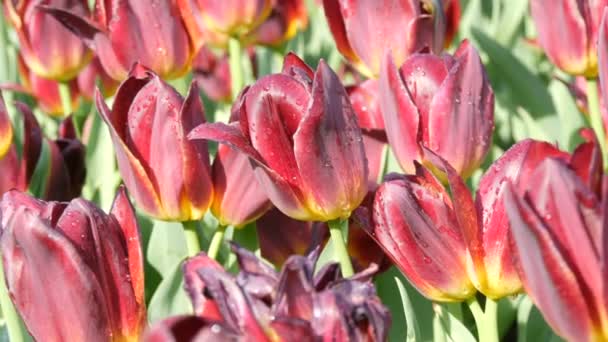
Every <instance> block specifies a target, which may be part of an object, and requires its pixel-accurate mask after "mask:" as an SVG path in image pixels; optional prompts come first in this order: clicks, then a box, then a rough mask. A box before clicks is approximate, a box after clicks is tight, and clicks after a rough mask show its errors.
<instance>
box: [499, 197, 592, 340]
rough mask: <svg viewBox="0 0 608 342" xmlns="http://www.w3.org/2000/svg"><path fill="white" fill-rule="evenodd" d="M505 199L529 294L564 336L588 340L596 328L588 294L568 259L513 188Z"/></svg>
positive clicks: (552, 325) (552, 324) (551, 323)
mask: <svg viewBox="0 0 608 342" xmlns="http://www.w3.org/2000/svg"><path fill="white" fill-rule="evenodd" d="M504 199H505V208H506V211H507V214H508V216H509V220H510V222H511V231H512V234H513V238H514V241H515V245H516V246H517V252H518V260H519V267H520V268H521V270H522V272H523V275H524V278H523V281H524V286H525V288H526V292H527V293H529V294H530V296H531V297H532V299H533V301H534V303H535V304H536V305H537V306H538V307H539V309H540V310H541V312H542V313H543V316H544V317H545V320H546V321H547V322H548V323H549V324H550V325H551V327H553V329H555V330H556V331H557V332H558V333H559V334H560V335H561V336H563V337H565V338H567V339H571V340H576V339H582V340H589V339H590V338H591V334H592V331H593V327H592V326H591V322H592V317H591V313H590V312H589V310H590V307H589V306H588V303H587V302H586V300H585V295H586V291H584V290H583V289H582V288H580V287H579V286H580V285H579V284H580V282H579V279H578V277H577V274H576V273H575V272H574V271H573V270H572V268H571V265H570V263H569V262H568V259H567V258H566V257H565V256H564V255H563V254H562V251H561V250H560V248H559V245H558V243H557V242H556V241H555V239H554V238H553V237H552V236H551V234H550V230H549V229H548V227H547V226H546V225H545V224H544V223H543V222H542V219H541V218H540V217H539V216H538V215H537V214H536V213H535V212H534V210H533V209H532V208H530V206H529V205H528V204H527V203H526V202H525V201H522V200H520V199H518V198H517V197H516V195H515V193H514V189H512V187H507V189H506V190H505V192H504Z"/></svg>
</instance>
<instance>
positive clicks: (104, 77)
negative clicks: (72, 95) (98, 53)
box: [77, 57, 118, 101]
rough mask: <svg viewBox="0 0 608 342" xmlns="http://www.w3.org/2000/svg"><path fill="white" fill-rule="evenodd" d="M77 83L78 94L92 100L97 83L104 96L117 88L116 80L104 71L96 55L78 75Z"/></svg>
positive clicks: (108, 95) (107, 95)
mask: <svg viewBox="0 0 608 342" xmlns="http://www.w3.org/2000/svg"><path fill="white" fill-rule="evenodd" d="M77 83H78V90H79V91H80V94H81V95H82V96H83V97H84V98H85V99H87V100H88V101H92V100H93V97H94V94H95V87H97V86H98V85H99V90H100V91H101V94H102V95H103V96H104V97H110V96H112V95H114V93H115V92H116V89H117V88H118V82H116V80H114V79H113V78H111V77H110V76H109V75H108V74H107V73H106V71H105V70H104V69H103V66H102V65H101V62H99V58H97V57H95V58H93V60H92V61H91V63H89V65H87V66H86V67H85V68H84V69H83V70H82V72H81V73H80V74H79V75H78V78H77Z"/></svg>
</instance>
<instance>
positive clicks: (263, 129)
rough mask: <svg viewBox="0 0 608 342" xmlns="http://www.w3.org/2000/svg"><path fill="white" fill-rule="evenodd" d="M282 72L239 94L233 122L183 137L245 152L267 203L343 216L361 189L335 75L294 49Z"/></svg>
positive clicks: (360, 153)
mask: <svg viewBox="0 0 608 342" xmlns="http://www.w3.org/2000/svg"><path fill="white" fill-rule="evenodd" d="M283 70H284V71H283V73H281V74H273V75H269V76H265V77H263V78H261V79H259V80H258V81H257V82H256V83H255V84H254V85H253V86H251V87H249V88H247V89H246V90H244V91H243V93H242V94H241V96H240V97H239V99H238V100H237V102H236V103H235V106H236V107H235V108H233V110H234V111H239V112H240V118H239V121H238V122H235V123H232V124H230V125H226V124H223V123H214V124H204V125H201V126H199V127H197V128H196V129H195V130H194V131H192V132H191V133H190V135H189V138H190V139H212V140H217V141H220V142H222V143H227V144H230V145H232V146H233V147H235V148H237V149H239V150H240V151H242V152H244V153H246V154H247V155H248V156H249V157H250V159H251V160H252V162H253V164H254V170H255V174H256V177H257V179H258V181H259V182H260V184H261V185H262V187H263V188H264V189H265V191H266V194H267V195H268V197H269V198H270V200H271V201H272V203H273V204H274V205H275V206H276V207H277V208H279V210H281V211H282V212H283V213H285V214H286V215H288V216H290V217H292V218H295V219H300V220H307V221H329V220H334V219H337V218H346V217H348V216H349V215H350V213H351V212H352V211H353V210H354V209H355V208H356V207H357V206H359V204H360V203H361V201H362V200H363V198H364V197H365V194H366V193H367V174H368V171H367V161H366V158H365V152H364V147H363V143H362V137H361V130H360V128H359V126H358V123H357V118H356V115H355V113H354V111H353V109H352V107H351V105H350V101H349V100H348V95H347V94H346V91H345V90H344V87H343V86H342V84H341V83H340V80H339V79H338V77H337V76H336V75H335V74H334V73H333V71H332V70H331V69H330V68H329V67H328V66H327V64H326V63H325V62H324V61H321V62H320V64H319V67H318V68H317V71H316V73H314V74H313V72H312V70H311V69H310V68H309V67H308V66H307V65H306V64H304V62H303V61H302V60H300V59H299V58H298V57H296V56H295V55H293V54H289V55H288V56H287V57H286V60H285V64H284V66H283Z"/></svg>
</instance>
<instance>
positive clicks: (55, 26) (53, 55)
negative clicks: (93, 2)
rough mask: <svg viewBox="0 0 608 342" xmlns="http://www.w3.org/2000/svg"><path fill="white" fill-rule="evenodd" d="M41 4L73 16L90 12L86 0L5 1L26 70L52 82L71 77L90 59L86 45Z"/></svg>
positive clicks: (87, 14)
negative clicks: (46, 11)
mask: <svg viewBox="0 0 608 342" xmlns="http://www.w3.org/2000/svg"><path fill="white" fill-rule="evenodd" d="M41 5H50V6H55V7H56V8H60V9H63V10H70V11H72V12H73V13H74V14H75V15H78V16H80V17H87V16H89V14H90V11H89V6H88V2H87V0H23V1H15V0H7V1H4V8H5V13H6V17H7V20H8V21H9V22H10V23H11V25H12V26H13V27H14V28H15V32H16V33H17V37H18V38H19V48H20V51H21V54H22V55H23V59H24V61H25V64H26V65H27V67H28V69H30V70H32V72H33V73H34V74H35V75H36V76H37V77H42V78H46V79H51V80H54V81H61V82H63V81H68V80H71V79H73V78H74V77H75V76H76V75H77V74H78V72H80V70H82V68H84V66H85V65H86V64H87V63H88V62H89V60H91V57H92V54H91V52H90V51H89V50H88V49H87V48H86V46H85V45H84V44H83V43H82V42H81V41H80V40H79V39H78V37H76V36H74V35H73V34H72V33H71V32H70V31H69V30H67V29H65V28H64V27H63V26H62V25H61V24H60V23H58V22H57V21H56V20H55V19H53V18H51V17H50V16H48V15H46V13H44V11H42V10H41V9H40V7H39V6H41Z"/></svg>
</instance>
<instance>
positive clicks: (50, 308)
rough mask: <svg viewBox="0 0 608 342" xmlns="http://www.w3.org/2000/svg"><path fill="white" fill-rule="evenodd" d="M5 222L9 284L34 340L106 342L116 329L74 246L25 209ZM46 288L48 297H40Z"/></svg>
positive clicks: (18, 211) (14, 213) (6, 263)
mask: <svg viewBox="0 0 608 342" xmlns="http://www.w3.org/2000/svg"><path fill="white" fill-rule="evenodd" d="M3 214H4V213H3ZM4 220H5V222H6V225H4V231H3V234H2V239H1V246H2V248H1V249H2V257H3V262H4V272H5V274H6V282H7V286H8V289H9V292H10V293H11V297H12V298H13V300H14V303H15V306H16V307H17V309H18V310H19V313H20V314H21V317H22V318H23V319H24V322H25V324H26V325H27V327H28V330H29V332H30V333H31V334H32V335H33V337H34V338H35V339H36V340H39V341H67V340H69V341H106V340H107V339H108V338H109V334H110V333H111V330H110V329H111V323H110V322H108V321H107V319H106V317H109V316H108V312H107V310H106V306H105V297H104V293H103V290H102V288H101V286H100V284H99V283H98V282H97V280H96V279H97V277H96V276H95V275H94V274H93V273H92V272H91V270H90V269H89V268H88V266H87V265H86V263H85V262H84V261H83V260H82V259H81V257H80V256H79V252H78V251H77V250H76V249H75V248H74V247H73V246H72V244H71V243H70V241H69V240H68V239H67V238H66V237H64V236H63V235H61V233H59V232H58V231H55V230H53V229H52V228H50V227H48V226H47V225H46V223H45V222H44V221H43V220H42V219H41V218H39V217H38V214H36V213H35V212H32V211H30V210H29V209H27V208H25V207H21V208H19V209H17V211H15V212H13V214H12V215H10V216H9V217H7V218H4ZM41 284H44V286H45V288H47V289H48V290H49V291H41V289H40V286H41ZM75 294H78V295H75ZM41 308H44V309H43V310H41Z"/></svg>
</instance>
